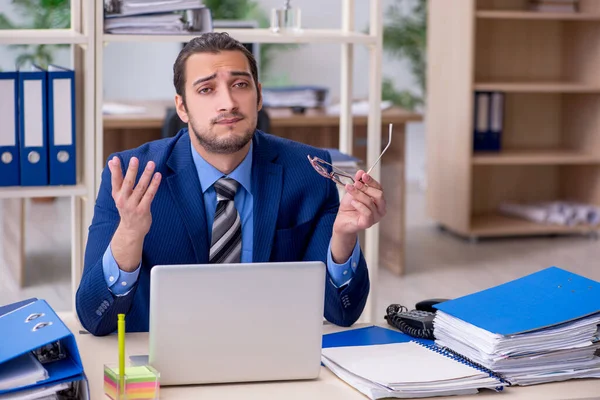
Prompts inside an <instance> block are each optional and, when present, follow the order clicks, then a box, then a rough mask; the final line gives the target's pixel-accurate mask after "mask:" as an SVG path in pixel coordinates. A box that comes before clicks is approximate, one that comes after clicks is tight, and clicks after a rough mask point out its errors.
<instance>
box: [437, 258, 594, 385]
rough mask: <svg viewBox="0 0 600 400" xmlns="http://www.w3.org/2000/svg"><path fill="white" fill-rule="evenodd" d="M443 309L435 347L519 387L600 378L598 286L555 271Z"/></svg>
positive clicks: (438, 322) (538, 274) (456, 301)
mask: <svg viewBox="0 0 600 400" xmlns="http://www.w3.org/2000/svg"><path fill="white" fill-rule="evenodd" d="M436 308H438V311H437V312H436V316H435V319H434V334H435V337H436V344H438V345H439V346H441V347H445V348H448V349H450V350H451V351H453V352H455V353H459V354H461V355H462V356H463V357H464V358H466V359H469V360H471V361H472V362H474V363H477V364H480V365H481V366H483V367H484V368H487V369H489V370H492V371H494V372H495V373H497V374H500V375H501V376H503V377H504V378H505V379H506V380H507V381H509V382H510V383H511V384H513V385H532V384H538V383H546V382H555V381H562V380H567V379H571V378H600V357H598V355H597V354H598V351H599V349H600V338H599V337H598V326H599V325H600V285H599V284H598V283H597V282H594V281H591V280H589V279H586V278H584V277H581V276H578V275H575V274H572V273H570V272H567V271H564V270H562V269H560V268H555V267H553V268H548V269H546V270H543V271H540V272H537V273H535V274H532V275H528V276H525V277H523V278H520V279H517V280H515V281H512V282H508V283H506V284H503V285H500V286H497V287H494V288H491V289H487V290H484V291H482V292H478V293H474V294H472V295H469V296H465V297H462V298H459V299H455V300H451V301H448V302H444V303H440V304H438V305H437V306H436Z"/></svg>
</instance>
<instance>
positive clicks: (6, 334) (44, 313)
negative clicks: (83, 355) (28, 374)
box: [0, 299, 89, 399]
mask: <svg viewBox="0 0 600 400" xmlns="http://www.w3.org/2000/svg"><path fill="white" fill-rule="evenodd" d="M0 342H1V343H2V345H0V369H1V366H2V364H4V363H8V362H10V361H14V360H15V359H17V358H18V357H20V356H23V355H27V354H28V353H31V352H33V351H35V350H37V349H40V348H42V347H44V346H46V345H49V344H53V343H57V342H59V343H60V346H61V347H62V349H63V351H64V354H65V355H66V357H64V358H62V359H59V360H56V361H51V362H47V363H42V364H41V365H42V366H43V367H44V368H45V369H46V371H47V376H48V377H47V379H44V380H41V381H38V382H36V383H34V384H27V385H23V386H19V387H11V388H10V389H5V390H0V396H1V395H3V394H5V393H13V392H15V393H16V392H21V391H25V390H29V389H35V388H41V387H48V386H52V385H56V384H59V383H70V382H75V383H76V384H77V385H78V388H79V393H80V396H79V397H78V398H80V399H89V391H88V385H87V379H86V377H85V374H84V371H83V364H82V363H81V359H80V357H79V351H78V349H77V343H76V342H75V337H74V336H73V334H72V333H71V331H70V330H69V329H68V328H67V326H66V325H65V324H64V323H63V322H62V320H61V319H60V318H58V316H57V315H56V313H55V312H54V310H53V309H52V308H51V307H50V306H49V305H48V303H46V301H44V300H37V299H29V300H25V301H22V302H19V303H15V304H11V305H8V306H4V307H2V308H0ZM0 378H2V376H0Z"/></svg>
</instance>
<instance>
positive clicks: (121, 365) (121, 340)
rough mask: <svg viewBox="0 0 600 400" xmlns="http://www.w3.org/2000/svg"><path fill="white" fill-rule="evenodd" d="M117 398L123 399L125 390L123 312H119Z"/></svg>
mask: <svg viewBox="0 0 600 400" xmlns="http://www.w3.org/2000/svg"><path fill="white" fill-rule="evenodd" d="M118 317H119V320H118V331H119V398H120V399H124V398H125V396H124V394H125V393H124V392H125V314H119V316H118Z"/></svg>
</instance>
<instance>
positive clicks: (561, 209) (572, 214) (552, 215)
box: [500, 201, 600, 226]
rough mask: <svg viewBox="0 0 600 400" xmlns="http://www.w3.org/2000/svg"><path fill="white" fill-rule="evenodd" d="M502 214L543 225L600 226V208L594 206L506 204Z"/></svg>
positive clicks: (561, 202)
mask: <svg viewBox="0 0 600 400" xmlns="http://www.w3.org/2000/svg"><path fill="white" fill-rule="evenodd" d="M500 212H501V213H503V214H505V215H508V216H511V217H517V218H523V219H527V220H529V221H533V222H538V223H542V224H557V225H566V226H575V225H598V224H600V208H598V207H596V206H594V205H593V204H583V203H575V202H566V201H551V202H543V203H533V204H519V203H504V204H501V205H500Z"/></svg>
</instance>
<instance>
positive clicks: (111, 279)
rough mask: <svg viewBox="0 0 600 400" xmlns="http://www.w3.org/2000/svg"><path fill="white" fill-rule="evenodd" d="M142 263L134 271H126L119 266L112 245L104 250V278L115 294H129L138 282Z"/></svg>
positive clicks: (109, 288)
mask: <svg viewBox="0 0 600 400" xmlns="http://www.w3.org/2000/svg"><path fill="white" fill-rule="evenodd" d="M141 266H142V263H141V262H140V265H138V267H137V268H136V269H135V271H132V272H126V271H123V270H122V269H120V268H119V265H118V264H117V261H115V257H114V256H113V253H112V249H111V248H110V245H108V248H107V249H106V251H105V252H104V256H103V257H102V269H103V270H104V280H106V284H107V285H108V290H110V291H111V292H112V293H113V294H114V295H115V296H125V295H127V294H128V293H129V292H130V291H131V289H132V288H133V286H134V285H135V283H136V282H137V279H138V275H139V274H140V268H141Z"/></svg>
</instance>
